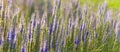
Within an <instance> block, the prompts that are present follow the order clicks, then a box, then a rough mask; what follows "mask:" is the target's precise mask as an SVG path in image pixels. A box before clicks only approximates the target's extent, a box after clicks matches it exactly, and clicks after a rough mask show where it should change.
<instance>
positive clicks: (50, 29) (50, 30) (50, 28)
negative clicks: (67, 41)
mask: <svg viewBox="0 0 120 52" xmlns="http://www.w3.org/2000/svg"><path fill="white" fill-rule="evenodd" d="M52 26H53V24H52V23H51V24H50V27H49V34H50V35H51V34H52V31H53V29H52Z"/></svg>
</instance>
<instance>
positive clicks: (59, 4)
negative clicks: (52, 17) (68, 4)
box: [58, 0, 61, 9]
mask: <svg viewBox="0 0 120 52" xmlns="http://www.w3.org/2000/svg"><path fill="white" fill-rule="evenodd" d="M58 2H59V3H58V9H60V6H61V0H59V1H58Z"/></svg>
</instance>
